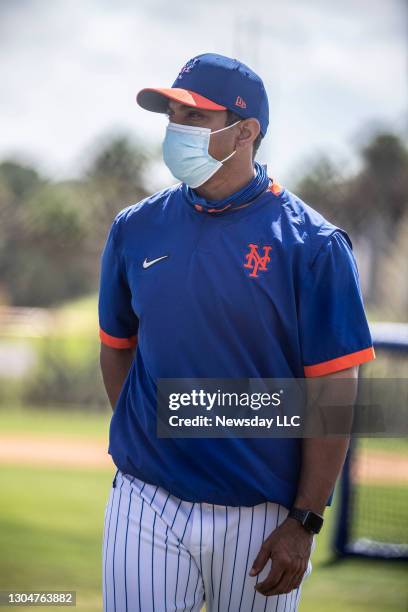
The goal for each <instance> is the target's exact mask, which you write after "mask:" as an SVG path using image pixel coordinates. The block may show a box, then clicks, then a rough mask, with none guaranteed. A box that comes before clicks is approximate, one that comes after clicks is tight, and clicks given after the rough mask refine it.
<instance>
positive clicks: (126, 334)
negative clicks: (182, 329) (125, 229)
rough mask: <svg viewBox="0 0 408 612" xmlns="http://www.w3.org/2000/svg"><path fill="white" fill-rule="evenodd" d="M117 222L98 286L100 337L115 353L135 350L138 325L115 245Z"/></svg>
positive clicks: (109, 237)
mask: <svg viewBox="0 0 408 612" xmlns="http://www.w3.org/2000/svg"><path fill="white" fill-rule="evenodd" d="M116 230H117V225H116V220H115V221H114V222H113V224H112V226H111V228H110V230H109V234H108V237H107V240H106V243H105V246H104V249H103V251H102V255H101V262H100V263H101V265H100V283H99V301H98V314H99V337H100V340H101V342H102V343H103V344H106V345H107V346H110V347H112V348H116V349H126V348H133V347H135V346H136V343H137V331H138V327H139V321H138V318H137V316H136V314H135V313H134V311H133V308H132V296H131V291H130V288H129V285H128V282H127V280H126V273H125V271H124V270H123V266H122V264H121V258H120V257H119V253H118V248H117V243H116Z"/></svg>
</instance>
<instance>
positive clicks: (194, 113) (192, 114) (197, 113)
mask: <svg viewBox="0 0 408 612" xmlns="http://www.w3.org/2000/svg"><path fill="white" fill-rule="evenodd" d="M188 116H189V117H193V118H197V119H200V118H201V117H202V116H203V115H202V114H201V113H199V112H197V111H190V112H189V113H188Z"/></svg>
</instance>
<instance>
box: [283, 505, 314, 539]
mask: <svg viewBox="0 0 408 612" xmlns="http://www.w3.org/2000/svg"><path fill="white" fill-rule="evenodd" d="M288 517H290V518H293V519H295V520H297V521H299V523H301V524H302V525H303V527H304V528H305V529H306V531H308V532H309V533H319V531H320V530H321V528H322V526H323V517H322V516H320V514H316V512H312V511H311V510H301V509H300V508H292V510H291V511H290V512H289V514H288Z"/></svg>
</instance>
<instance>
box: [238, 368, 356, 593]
mask: <svg viewBox="0 0 408 612" xmlns="http://www.w3.org/2000/svg"><path fill="white" fill-rule="evenodd" d="M333 378H346V379H348V380H347V383H345V384H344V385H341V386H339V387H336V389H337V390H338V395H337V397H336V400H338V403H339V404H341V405H342V406H344V407H346V408H345V411H344V415H345V419H348V417H349V416H350V423H351V414H352V410H351V407H352V406H353V404H354V402H355V398H356V394H357V384H358V366H354V367H352V368H348V369H346V370H341V371H339V372H334V373H333V374H329V375H327V376H322V377H318V378H317V377H316V378H313V379H310V381H307V389H308V404H311V405H313V406H314V408H313V410H315V406H316V404H317V405H321V406H323V407H324V406H326V405H327V404H330V402H332V401H333V386H331V381H332V379H333ZM340 395H341V397H340ZM347 407H350V410H349V411H348V410H347ZM346 425H347V423H346ZM349 442H350V437H349V436H348V435H344V436H338V437H337V436H336V437H329V436H326V437H320V438H303V439H302V464H301V471H300V478H299V485H298V491H297V495H296V500H295V504H294V506H295V507H298V508H302V509H307V510H313V511H314V512H317V513H318V514H323V512H324V510H325V507H326V503H327V501H328V499H329V497H330V494H331V493H332V491H333V489H334V486H335V483H336V480H337V478H338V476H339V474H340V471H341V469H342V467H343V463H344V459H345V456H346V453H347V449H348V446H349ZM312 542H313V535H312V534H309V533H308V532H307V531H306V530H305V529H304V527H303V526H302V525H301V524H300V523H299V522H298V521H297V520H295V519H292V518H287V519H286V520H285V521H283V523H282V524H281V525H280V527H278V528H277V529H275V530H274V531H273V532H272V533H271V534H270V536H269V537H268V538H267V539H266V540H265V541H264V542H263V544H262V547H261V550H260V552H259V553H258V555H257V557H256V559H255V561H254V564H253V567H252V569H251V571H250V576H256V575H257V574H259V572H261V571H262V569H263V568H264V566H265V564H266V562H267V561H268V559H272V568H271V571H270V572H269V574H268V576H267V577H266V579H265V580H263V581H262V582H259V583H258V584H257V585H256V590H257V591H259V592H260V593H262V594H263V595H265V596H269V595H280V594H283V593H289V592H290V591H292V590H293V589H296V588H297V587H298V586H299V585H300V583H301V581H302V578H303V575H304V573H305V571H306V569H307V564H308V561H309V557H310V552H311V546H312Z"/></svg>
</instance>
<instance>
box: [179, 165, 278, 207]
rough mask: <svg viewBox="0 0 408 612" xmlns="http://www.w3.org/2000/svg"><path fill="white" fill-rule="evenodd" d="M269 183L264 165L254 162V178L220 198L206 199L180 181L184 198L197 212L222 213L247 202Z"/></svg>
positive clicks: (261, 191)
mask: <svg viewBox="0 0 408 612" xmlns="http://www.w3.org/2000/svg"><path fill="white" fill-rule="evenodd" d="M269 183H270V179H269V177H268V172H267V167H266V165H261V164H259V163H258V162H255V176H254V178H253V179H251V180H250V181H249V183H247V184H246V185H244V187H242V189H240V190H239V191H236V192H235V193H232V194H231V195H229V196H228V197H226V198H224V199H222V200H206V199H205V198H203V197H202V196H199V195H198V193H197V192H196V191H195V190H194V189H192V188H191V187H189V186H188V185H186V183H182V193H183V196H184V198H185V200H186V201H187V202H188V203H189V204H190V205H191V206H193V207H194V208H195V209H196V210H198V211H199V212H207V213H222V212H224V211H228V210H233V209H235V208H239V207H241V206H243V205H244V204H248V203H249V202H251V201H252V200H254V199H255V198H257V197H258V196H260V195H261V194H262V193H263V192H264V191H266V189H268V187H269Z"/></svg>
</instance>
